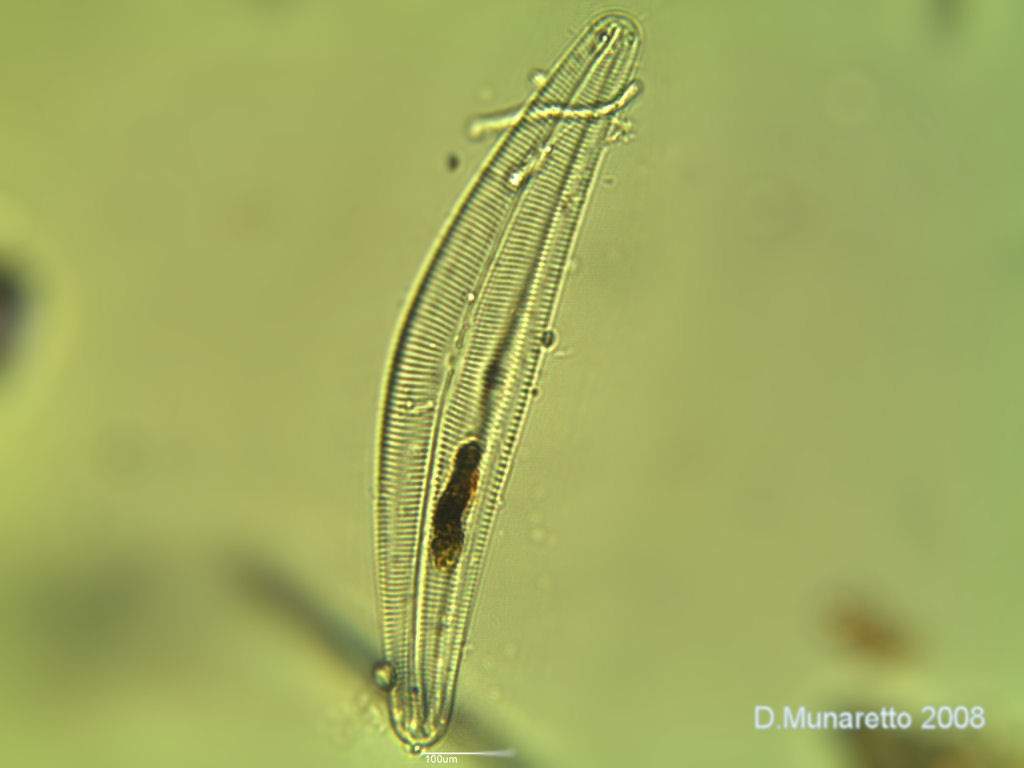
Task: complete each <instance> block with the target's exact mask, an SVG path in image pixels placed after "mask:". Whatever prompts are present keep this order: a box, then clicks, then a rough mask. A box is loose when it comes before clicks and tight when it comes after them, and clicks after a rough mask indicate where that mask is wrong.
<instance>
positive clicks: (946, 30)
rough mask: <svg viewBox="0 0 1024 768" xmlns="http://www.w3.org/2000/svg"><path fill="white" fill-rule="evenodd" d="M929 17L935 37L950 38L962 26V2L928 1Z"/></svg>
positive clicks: (957, 0)
mask: <svg viewBox="0 0 1024 768" xmlns="http://www.w3.org/2000/svg"><path fill="white" fill-rule="evenodd" d="M928 4H929V6H930V8H929V15H930V16H931V24H932V28H933V29H934V30H935V33H936V35H941V36H944V37H948V36H952V35H953V34H955V32H956V31H957V29H958V28H959V27H961V26H962V25H963V24H964V16H965V11H966V9H967V3H965V2H964V0H928Z"/></svg>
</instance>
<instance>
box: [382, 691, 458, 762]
mask: <svg viewBox="0 0 1024 768" xmlns="http://www.w3.org/2000/svg"><path fill="white" fill-rule="evenodd" d="M445 693H446V694H448V695H446V696H444V697H442V698H441V699H440V700H428V698H427V697H424V696H423V694H422V691H421V690H419V689H417V688H416V687H413V688H412V689H411V690H409V689H406V688H405V687H404V686H402V685H401V684H399V685H398V686H396V687H395V688H394V689H393V690H392V691H391V693H390V695H389V696H388V708H389V710H390V714H391V728H392V730H394V732H395V735H396V736H398V738H399V739H401V741H402V743H403V744H405V746H406V747H407V748H408V749H409V751H410V752H412V753H413V754H419V753H420V752H421V751H422V750H424V749H426V748H427V747H431V746H433V745H434V744H436V743H437V742H439V741H440V740H441V738H442V737H443V736H444V735H445V733H447V731H448V723H449V721H450V719H451V711H452V703H453V699H452V697H451V695H450V694H451V692H450V691H446V692H445Z"/></svg>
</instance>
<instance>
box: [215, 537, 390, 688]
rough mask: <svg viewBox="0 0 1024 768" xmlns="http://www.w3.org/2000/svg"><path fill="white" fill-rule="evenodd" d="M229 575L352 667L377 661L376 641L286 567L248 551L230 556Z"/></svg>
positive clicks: (364, 666)
mask: <svg viewBox="0 0 1024 768" xmlns="http://www.w3.org/2000/svg"><path fill="white" fill-rule="evenodd" d="M227 567H228V575H229V578H230V579H231V580H232V581H233V582H234V585H235V586H236V587H237V588H238V590H239V591H240V592H241V593H242V595H243V596H245V597H247V598H249V599H250V600H252V601H253V602H255V603H257V604H258V605H259V606H260V607H262V608H264V609H265V610H266V611H267V612H268V613H271V614H273V615H274V616H275V617H276V618H278V619H281V620H283V621H284V623H286V624H288V625H290V626H292V627H296V628H298V629H299V630H301V631H302V633H303V634H305V635H306V636H308V637H311V638H313V639H314V640H315V641H316V642H317V643H318V644H319V645H320V646H322V647H323V648H325V649H326V650H327V651H328V653H330V655H331V656H332V657H334V658H335V659H336V660H337V661H340V662H341V663H342V664H344V665H345V666H347V667H349V668H351V669H357V670H363V671H364V672H365V674H366V679H367V680H369V679H370V669H371V667H372V666H373V663H374V662H375V661H377V655H376V650H375V648H374V645H373V643H371V642H370V641H368V640H367V639H366V638H365V637H364V636H363V635H361V634H360V633H359V631H358V630H356V629H355V628H353V627H352V626H350V625H349V624H347V623H346V622H345V621H343V620H342V619H340V618H339V617H337V616H335V615H333V614H332V613H331V611H330V610H329V609H328V608H327V605H328V604H327V602H326V601H320V600H317V599H316V598H315V597H314V596H313V595H312V594H310V592H308V591H307V590H306V589H304V588H303V587H302V586H301V585H300V584H298V583H297V582H296V581H295V580H294V579H293V578H292V577H291V576H289V575H288V574H287V573H285V571H284V570H282V569H280V568H278V567H276V566H274V565H273V564H271V563H269V562H267V561H266V560H262V559H260V558H259V557H257V556H255V555H251V554H245V553H235V554H231V555H229V556H228V558H227Z"/></svg>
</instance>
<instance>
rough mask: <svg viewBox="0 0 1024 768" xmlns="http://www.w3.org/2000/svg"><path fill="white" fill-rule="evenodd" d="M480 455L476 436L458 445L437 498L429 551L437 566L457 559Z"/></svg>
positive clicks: (445, 566)
mask: <svg viewBox="0 0 1024 768" xmlns="http://www.w3.org/2000/svg"><path fill="white" fill-rule="evenodd" d="M481 456H483V447H482V446H481V445H480V443H479V441H477V440H470V441H469V442H467V443H463V444H462V445H461V446H459V450H458V452H457V453H456V454H455V461H454V466H453V467H452V474H451V476H450V477H449V478H448V485H446V486H445V489H444V491H443V492H442V493H441V498H439V499H438V500H437V506H436V507H435V508H434V521H433V526H432V528H433V531H434V537H433V538H432V539H431V541H430V551H431V553H432V554H433V556H434V565H435V567H437V568H438V570H442V571H450V570H451V569H452V568H454V567H455V563H457V562H458V560H459V554H460V553H461V552H462V541H463V532H462V521H463V517H464V516H465V514H466V510H467V509H469V505H470V502H472V501H473V494H474V493H476V485H477V482H478V481H479V479H480V457H481Z"/></svg>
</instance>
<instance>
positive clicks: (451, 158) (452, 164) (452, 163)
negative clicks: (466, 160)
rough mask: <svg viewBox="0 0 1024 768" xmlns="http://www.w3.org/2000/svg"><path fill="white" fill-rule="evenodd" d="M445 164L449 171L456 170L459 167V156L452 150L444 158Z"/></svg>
mask: <svg viewBox="0 0 1024 768" xmlns="http://www.w3.org/2000/svg"><path fill="white" fill-rule="evenodd" d="M445 165H446V166H447V167H448V170H449V171H454V170H457V169H458V167H459V156H458V155H456V154H455V153H454V152H452V153H451V154H450V155H448V158H447V160H445Z"/></svg>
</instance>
